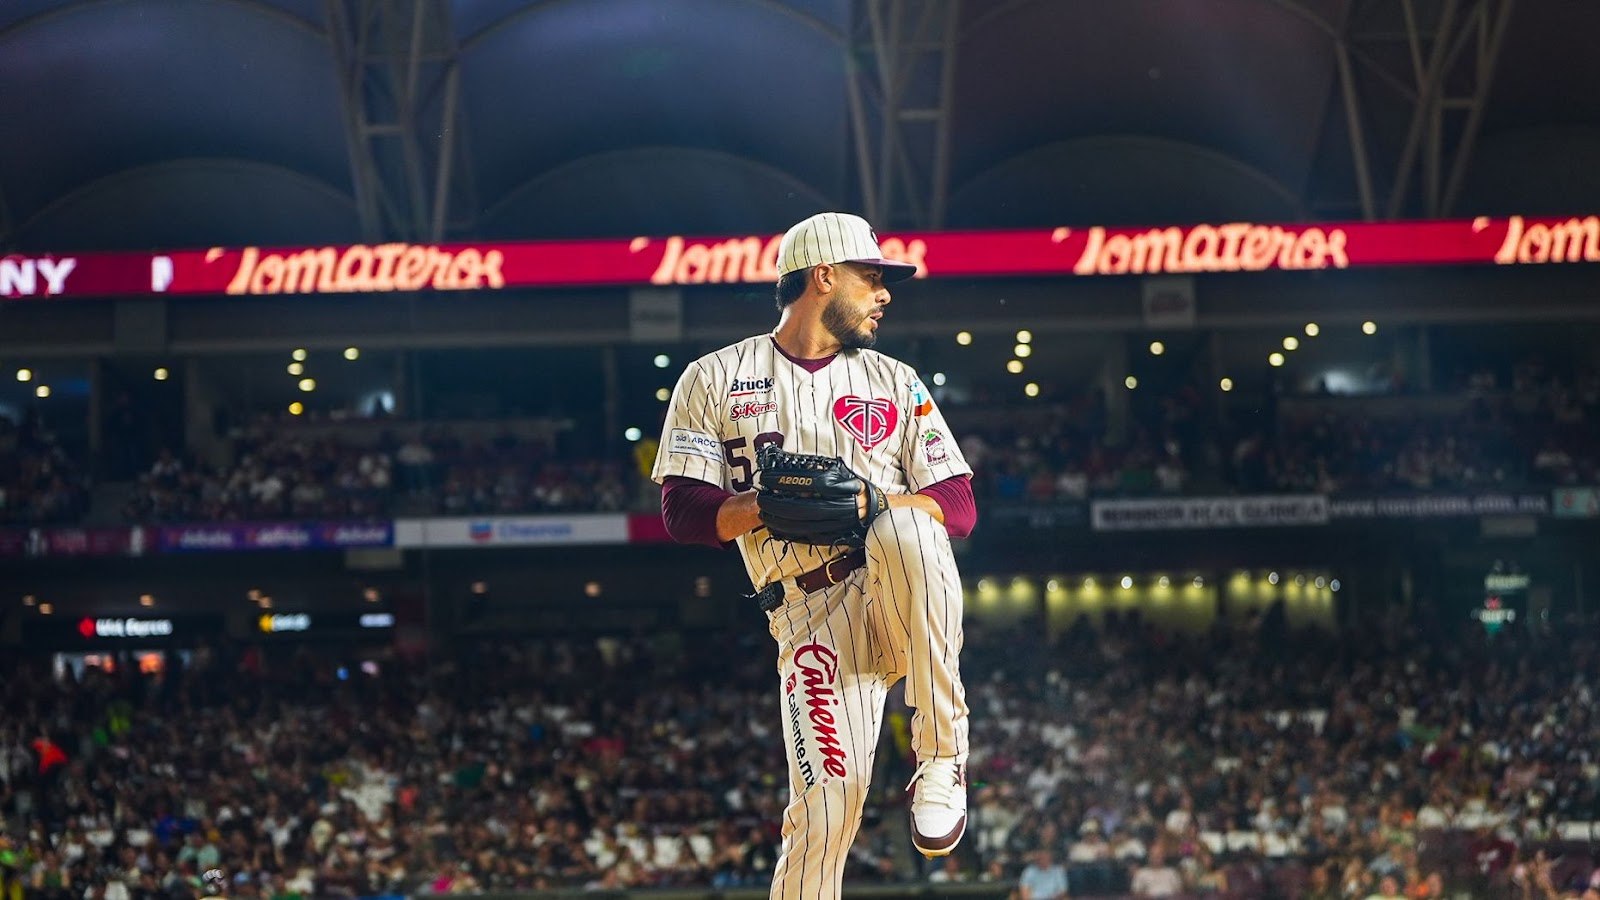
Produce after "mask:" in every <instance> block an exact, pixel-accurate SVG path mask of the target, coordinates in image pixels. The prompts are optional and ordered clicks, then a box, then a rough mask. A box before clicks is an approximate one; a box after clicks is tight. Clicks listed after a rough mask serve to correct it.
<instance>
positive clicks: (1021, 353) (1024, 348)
mask: <svg viewBox="0 0 1600 900" xmlns="http://www.w3.org/2000/svg"><path fill="white" fill-rule="evenodd" d="M1011 352H1012V353H1013V354H1015V355H1016V357H1017V358H1018V359H1021V358H1023V357H1026V356H1031V355H1032V354H1033V348H1032V347H1030V346H1028V345H1027V344H1018V345H1016V346H1015V347H1012V348H1011Z"/></svg>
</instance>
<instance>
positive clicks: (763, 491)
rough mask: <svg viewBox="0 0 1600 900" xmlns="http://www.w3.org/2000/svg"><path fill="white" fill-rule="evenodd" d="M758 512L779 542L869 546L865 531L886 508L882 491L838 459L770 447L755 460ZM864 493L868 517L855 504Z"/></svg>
mask: <svg viewBox="0 0 1600 900" xmlns="http://www.w3.org/2000/svg"><path fill="white" fill-rule="evenodd" d="M756 466H757V467H758V471H757V473H756V479H755V485H756V508H757V509H758V510H759V511H760V513H761V522H762V524H764V525H766V526H767V531H768V532H769V533H770V534H771V535H772V536H773V537H775V538H777V539H778V540H781V541H792V542H794V543H797V544H814V545H817V546H820V547H833V546H838V545H847V546H852V547H859V546H862V545H864V544H865V543H866V539H867V528H869V527H870V526H871V525H872V520H873V519H876V518H877V517H878V514H879V513H881V512H883V511H884V509H886V508H887V507H888V502H887V498H885V496H884V493H883V488H880V487H878V486H877V485H875V484H873V483H872V482H870V481H867V480H866V479H865V478H862V477H861V476H859V475H857V474H856V473H855V472H852V471H851V470H850V467H849V466H847V465H845V464H844V460H842V459H839V458H837V457H829V456H813V455H810V454H806V453H789V452H787V451H785V450H783V449H782V448H780V447H778V446H776V445H768V446H766V447H763V448H762V449H761V452H759V453H757V454H756ZM863 488H864V489H865V490H866V496H867V512H866V516H865V517H863V516H862V515H861V514H860V511H859V509H858V508H857V504H856V498H857V497H859V496H860V495H861V493H862V490H863Z"/></svg>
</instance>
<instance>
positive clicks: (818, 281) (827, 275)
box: [811, 263, 839, 294]
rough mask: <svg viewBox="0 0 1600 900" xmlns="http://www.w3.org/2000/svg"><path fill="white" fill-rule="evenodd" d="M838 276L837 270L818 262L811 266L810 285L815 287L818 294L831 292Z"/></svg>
mask: <svg viewBox="0 0 1600 900" xmlns="http://www.w3.org/2000/svg"><path fill="white" fill-rule="evenodd" d="M838 277H839V273H838V271H837V270H835V269H834V267H833V266H831V265H828V264H827V263H819V264H817V265H815V266H812V267H811V286H812V287H814V288H816V289H817V293H819V294H831V293H833V287H834V285H835V284H836V283H837V280H838Z"/></svg>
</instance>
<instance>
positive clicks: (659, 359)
mask: <svg viewBox="0 0 1600 900" xmlns="http://www.w3.org/2000/svg"><path fill="white" fill-rule="evenodd" d="M655 363H656V368H658V369H665V368H666V367H667V366H670V365H672V357H670V356H668V355H666V354H665V353H657V354H656V359H655Z"/></svg>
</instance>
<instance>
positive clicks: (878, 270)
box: [822, 263, 889, 350]
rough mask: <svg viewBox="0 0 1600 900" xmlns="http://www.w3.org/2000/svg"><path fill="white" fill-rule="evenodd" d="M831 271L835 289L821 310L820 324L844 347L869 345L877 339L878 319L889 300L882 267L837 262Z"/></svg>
mask: <svg viewBox="0 0 1600 900" xmlns="http://www.w3.org/2000/svg"><path fill="white" fill-rule="evenodd" d="M833 271H834V282H833V283H834V290H833V293H832V294H830V295H829V296H828V305H827V306H826V307H824V308H823V310H822V326H823V327H824V328H826V329H828V333H829V334H831V335H833V337H834V340H837V341H838V342H839V346H841V347H843V348H844V349H846V350H861V349H866V348H868V347H871V346H872V345H873V344H875V343H877V342H878V320H879V319H880V318H882V317H883V307H884V306H886V305H888V303H889V289H888V288H886V287H884V286H883V268H882V267H881V266H863V265H858V264H856V263H840V264H838V265H836V266H834V267H833Z"/></svg>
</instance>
